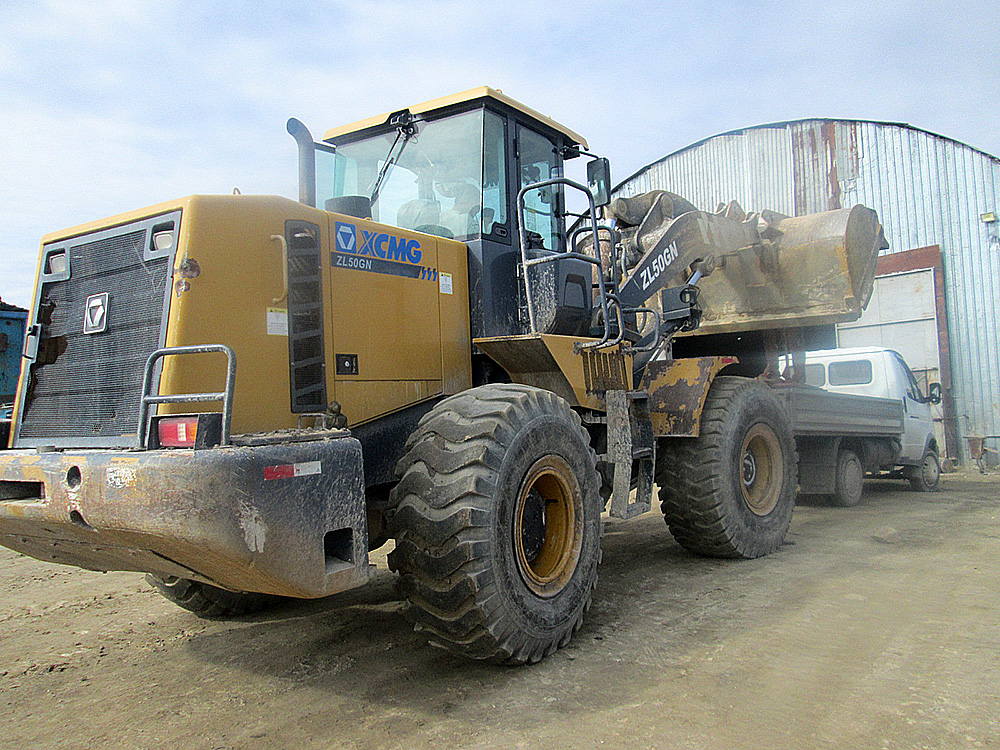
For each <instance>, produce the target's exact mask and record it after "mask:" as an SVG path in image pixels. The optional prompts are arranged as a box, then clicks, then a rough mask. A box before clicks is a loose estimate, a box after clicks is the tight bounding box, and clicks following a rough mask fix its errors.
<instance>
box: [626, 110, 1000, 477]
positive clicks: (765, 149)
mask: <svg viewBox="0 0 1000 750" xmlns="http://www.w3.org/2000/svg"><path fill="white" fill-rule="evenodd" d="M654 189H663V190H670V191H673V192H675V193H679V194H681V195H683V196H684V197H686V198H688V199H689V200H690V201H692V202H693V203H694V204H695V205H697V206H698V207H699V208H703V209H706V210H715V208H716V206H717V205H718V204H719V203H721V202H725V201H730V200H733V199H735V200H737V201H739V202H740V204H741V205H742V206H743V207H744V208H746V209H747V210H760V209H762V208H770V209H773V210H775V211H780V212H782V213H787V214H793V215H800V214H806V213H812V212H816V211H826V210H829V209H832V208H839V207H842V206H849V205H853V204H855V203H863V204H865V205H867V206H871V207H872V208H874V209H876V210H877V211H878V212H879V215H880V216H881V218H882V222H883V224H884V225H885V228H886V236H887V238H888V240H889V243H890V247H889V250H888V251H887V252H890V253H892V252H900V251H903V250H910V249H912V248H917V247H925V246H928V245H940V247H941V252H942V255H943V257H944V274H945V295H946V300H947V306H948V315H947V317H948V331H949V335H950V337H951V359H952V363H951V364H952V396H953V398H954V401H955V407H956V413H957V418H958V433H959V435H960V436H961V437H962V438H963V440H962V445H961V449H962V451H963V452H964V451H965V445H964V437H965V436H968V435H1000V225H998V223H993V224H984V223H983V222H982V221H981V220H980V214H983V213H985V212H989V211H994V212H997V213H998V214H1000V200H998V199H1000V159H998V158H997V157H993V156H990V155H989V154H986V153H983V152H981V151H978V150H976V149H974V148H971V147H969V146H966V145H965V144H962V143H959V142H958V141H954V140H952V139H949V138H945V137H942V136H939V135H935V134H933V133H928V132H926V131H923V130H918V129H916V128H912V127H909V126H907V125H902V124H897V123H880V122H867V121H852V120H799V121H795V122H787V123H777V124H772V125H762V126H759V127H754V128H747V129H745V130H740V131H734V132H731V133H725V134H722V135H718V136H715V137H713V138H708V139H706V140H704V141H701V142H699V143H696V144H694V145H693V146H689V147H688V148H685V149H682V150H681V151H678V152H676V153H674V154H671V155H669V156H667V157H665V158H663V159H661V160H659V161H657V162H654V163H653V164H651V165H649V166H648V167H645V168H644V169H642V170H640V171H639V172H638V173H636V174H635V175H633V176H632V177H630V178H629V179H627V180H626V181H625V182H624V183H622V185H620V186H619V187H618V189H617V191H616V194H617V195H626V196H628V195H635V194H637V193H643V192H646V191H647V190H654ZM963 457H964V456H963Z"/></svg>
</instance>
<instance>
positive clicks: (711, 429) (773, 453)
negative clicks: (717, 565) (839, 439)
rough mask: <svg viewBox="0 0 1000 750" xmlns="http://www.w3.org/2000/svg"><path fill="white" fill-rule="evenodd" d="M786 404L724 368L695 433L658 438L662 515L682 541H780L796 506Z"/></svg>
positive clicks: (762, 546) (718, 545)
mask: <svg viewBox="0 0 1000 750" xmlns="http://www.w3.org/2000/svg"><path fill="white" fill-rule="evenodd" d="M789 421H790V420H789V418H788V414H787V411H786V409H785V406H784V405H783V404H782V402H781V401H779V400H778V398H777V397H776V396H775V395H774V394H773V393H771V391H770V390H769V389H768V388H767V387H766V386H764V385H763V384H761V383H759V382H757V381H756V380H751V379H748V378H741V377H731V376H721V377H718V378H716V379H715V381H714V382H713V383H712V387H711V389H710V390H709V392H708V397H707V399H706V400H705V407H704V409H703V410H702V416H701V434H700V436H699V437H697V438H668V439H666V440H663V441H661V443H660V446H661V447H660V450H659V460H658V461H657V463H658V466H659V471H658V473H657V484H659V486H660V502H661V508H662V510H663V516H664V519H665V520H666V522H667V526H668V527H669V528H670V533H671V534H673V536H674V539H676V540H677V542H678V543H679V544H680V545H681V546H683V547H684V548H685V549H687V550H690V551H691V552H694V553H696V554H699V555H705V556H708V557H728V558H753V557H761V556H762V555H767V554H770V553H771V552H774V551H775V550H776V549H778V547H780V546H781V544H782V542H783V541H784V539H785V534H786V533H787V531H788V526H789V524H790V523H791V520H792V511H793V510H794V508H795V485H796V481H795V468H796V454H795V442H794V439H793V437H792V430H791V425H790V424H789Z"/></svg>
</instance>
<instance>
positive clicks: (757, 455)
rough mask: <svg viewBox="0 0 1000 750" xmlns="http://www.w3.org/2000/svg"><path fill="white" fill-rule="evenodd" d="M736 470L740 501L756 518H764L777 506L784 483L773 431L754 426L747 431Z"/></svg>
mask: <svg viewBox="0 0 1000 750" xmlns="http://www.w3.org/2000/svg"><path fill="white" fill-rule="evenodd" d="M739 469H740V489H741V490H742V493H743V502H744V503H746V506H747V507H748V508H749V509H750V510H751V511H753V512H754V513H755V514H757V515H758V516H766V515H767V514H768V513H770V512H771V511H772V510H774V507H775V506H776V505H777V504H778V498H779V497H780V496H781V485H782V483H783V481H784V471H783V470H782V460H781V446H780V445H779V443H778V436H777V435H775V434H774V430H772V429H771V428H770V427H768V426H767V425H765V424H755V425H754V426H753V427H751V428H750V429H749V430H748V431H747V434H746V436H745V437H744V438H743V445H742V447H741V449H740V467H739Z"/></svg>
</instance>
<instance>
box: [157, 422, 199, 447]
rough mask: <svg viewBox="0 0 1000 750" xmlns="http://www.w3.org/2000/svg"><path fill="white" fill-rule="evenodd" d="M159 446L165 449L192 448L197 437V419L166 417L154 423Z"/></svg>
mask: <svg viewBox="0 0 1000 750" xmlns="http://www.w3.org/2000/svg"><path fill="white" fill-rule="evenodd" d="M156 430H157V435H158V437H159V439H160V445H161V446H163V447H165V448H193V447H194V442H195V439H196V438H197V437H198V417H197V416H192V417H166V418H162V419H159V420H157V422H156Z"/></svg>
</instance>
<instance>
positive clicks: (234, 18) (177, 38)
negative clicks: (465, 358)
mask: <svg viewBox="0 0 1000 750" xmlns="http://www.w3.org/2000/svg"><path fill="white" fill-rule="evenodd" d="M998 52H1000V23H998V20H997V12H996V7H995V2H985V1H983V2H980V1H978V0H977V1H963V0H952V2H947V3H946V2H917V1H915V0H887V1H886V2H879V1H878V0H825V1H824V2H808V1H806V0H800V1H799V2H791V1H783V0H774V1H772V2H760V1H755V0H745V1H743V2H734V1H730V0H713V1H712V2H699V0H684V2H675V1H674V0H664V1H662V2H617V3H616V2H609V1H608V0H602V1H601V2H595V1H593V0H545V1H544V2H534V1H531V0H503V2H460V1H459V0H409V1H403V2H400V1H397V0H385V1H383V2H377V1H375V0H310V2H300V0H270V1H268V2H235V1H233V0H214V1H213V2H205V1H204V0H156V1H155V2H147V1H145V0H101V2H93V0H79V1H77V0H0V297H2V298H3V299H4V301H6V302H10V303H14V304H19V305H22V306H25V307H26V306H28V304H29V298H30V296H31V289H32V285H33V278H34V266H35V263H36V259H37V254H38V245H39V239H40V237H41V236H42V235H43V234H46V233H47V232H51V231H55V230H58V229H62V228H65V227H69V226H73V225H75V224H80V223H83V222H86V221H91V220H94V219H99V218H102V217H105V216H111V215H114V214H117V213H121V212H124V211H128V210H131V209H134V208H141V207H143V206H146V205H150V204H153V203H158V202H161V201H164V200H169V199H172V198H178V197H181V196H184V195H189V194H193V193H231V192H232V191H233V188H234V187H235V188H239V189H240V191H241V192H242V193H244V194H247V193H265V194H277V195H284V196H287V197H291V198H295V197H297V187H296V185H297V172H296V170H297V163H296V150H295V144H294V141H293V140H292V138H291V137H290V136H289V135H288V134H287V133H286V132H285V121H286V120H287V119H288V118H289V117H293V116H294V117H297V118H299V119H300V120H302V121H303V122H305V123H306V124H307V125H308V126H309V127H310V129H311V130H312V132H313V134H314V135H315V136H317V137H319V135H321V134H322V133H323V131H325V130H326V129H327V128H329V127H333V126H336V125H341V124H345V123H349V122H353V121H355V120H359V119H362V118H364V117H368V116H371V115H375V114H379V113H382V112H387V111H392V110H396V109H401V108H403V107H406V106H408V105H411V104H416V103H418V102H423V101H426V100H428V99H433V98H437V97H439V96H444V95H446V94H450V93H454V92H458V91H463V90H465V89H469V88H472V87H474V86H481V85H484V84H485V85H489V86H493V87H495V88H500V89H502V90H503V91H504V92H505V93H506V94H508V95H510V96H512V97H514V98H515V99H517V100H519V101H522V102H524V103H525V104H527V105H529V106H531V107H533V108H535V109H537V110H540V111H541V112H544V113H545V114H548V115H549V116H551V117H553V118H554V119H556V120H558V121H559V122H562V123H563V124H565V125H566V126H567V127H569V128H571V129H573V130H575V131H576V132H579V133H581V134H583V135H584V136H585V137H586V138H587V139H588V141H589V143H590V147H591V150H593V151H596V152H598V153H601V154H603V155H606V156H608V157H609V158H610V159H611V163H612V174H613V176H614V178H615V181H617V180H620V179H623V178H624V177H626V176H628V175H629V174H631V173H633V172H634V171H636V170H637V169H639V168H641V167H642V166H644V165H646V164H648V163H650V162H653V161H655V160H657V159H659V158H661V157H663V156H665V155H667V154H668V153H671V152H673V151H676V150H677V149H679V148H683V147H684V146H686V145H688V144H690V143H693V142H695V141H698V140H701V139H702V138H706V137H708V136H711V135H714V134H716V133H720V132H724V131H727V130H732V129H736V128H741V127H748V126H752V125H758V124H761V123H766V122H773V121H780V120H791V119H799V118H808V117H834V118H857V119H870V120H889V121H893V122H907V123H910V124H911V125H914V126H916V127H920V128H924V129H927V130H930V131H933V132H936V133H940V134H943V135H946V136H949V137H951V138H955V139H957V140H960V141H963V142H965V143H968V144H970V145H972V146H975V147H976V148H979V149H982V150H984V151H987V152H989V153H992V154H997V155H1000V126H998V124H997V113H998V94H1000V65H998ZM571 164H572V162H571ZM571 176H572V175H571Z"/></svg>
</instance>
